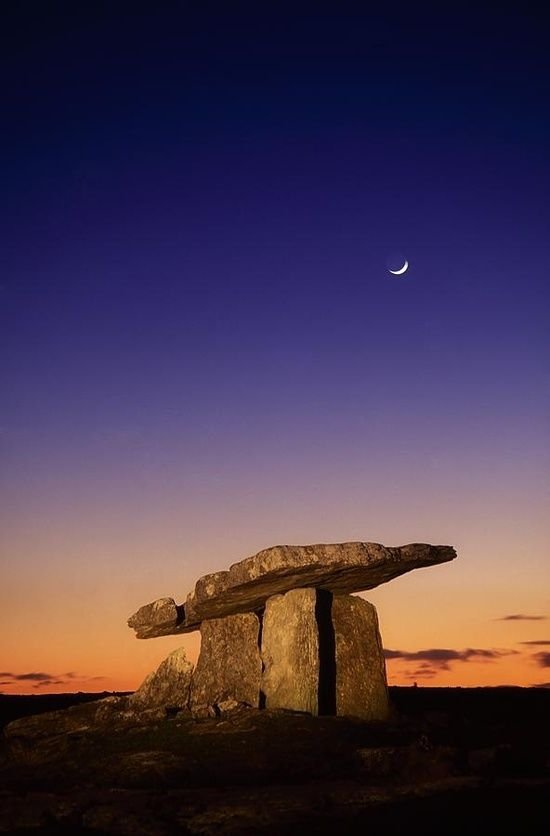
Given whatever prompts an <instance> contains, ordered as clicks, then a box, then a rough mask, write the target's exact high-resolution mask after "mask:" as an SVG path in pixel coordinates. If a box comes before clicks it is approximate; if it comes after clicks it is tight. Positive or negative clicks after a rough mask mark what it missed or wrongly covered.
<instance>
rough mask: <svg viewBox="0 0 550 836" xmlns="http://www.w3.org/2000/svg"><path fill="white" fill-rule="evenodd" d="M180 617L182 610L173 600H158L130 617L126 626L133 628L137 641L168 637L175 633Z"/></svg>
mask: <svg viewBox="0 0 550 836" xmlns="http://www.w3.org/2000/svg"><path fill="white" fill-rule="evenodd" d="M182 616H183V610H182V608H181V607H178V606H177V604H176V602H175V601H174V599H173V598H159V599H158V601H153V602H152V603H151V604H145V606H143V607H140V608H139V610H138V611H137V612H135V613H134V614H133V615H132V616H130V618H129V619H128V626H129V627H133V629H134V630H135V631H136V633H137V636H138V638H139V639H147V638H152V637H154V636H159V635H169V634H170V633H173V632H174V631H176V632H177V627H178V625H179V624H180V622H181V620H182Z"/></svg>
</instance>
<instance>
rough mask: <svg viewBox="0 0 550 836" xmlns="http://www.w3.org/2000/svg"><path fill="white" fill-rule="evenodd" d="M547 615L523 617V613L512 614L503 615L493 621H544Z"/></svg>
mask: <svg viewBox="0 0 550 836" xmlns="http://www.w3.org/2000/svg"><path fill="white" fill-rule="evenodd" d="M547 619H548V616H547V615H524V614H523V613H514V614H512V615H503V616H501V617H500V618H495V621H546V620H547Z"/></svg>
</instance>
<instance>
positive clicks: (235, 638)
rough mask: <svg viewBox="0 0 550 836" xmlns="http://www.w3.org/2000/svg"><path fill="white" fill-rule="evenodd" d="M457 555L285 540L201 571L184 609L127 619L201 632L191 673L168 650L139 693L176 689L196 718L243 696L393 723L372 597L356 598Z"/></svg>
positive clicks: (157, 629) (139, 627)
mask: <svg viewBox="0 0 550 836" xmlns="http://www.w3.org/2000/svg"><path fill="white" fill-rule="evenodd" d="M455 557H456V552H455V550H454V548H453V547H452V546H434V545H431V544H429V543H409V544H408V545H405V546H397V547H390V546H383V545H381V544H380V543H368V542H347V543H320V544H319V543H318V544H312V545H305V546H292V545H279V546H272V547H270V548H268V549H264V550H263V551H261V552H258V553H257V554H254V555H252V556H251V557H247V558H245V559H244V560H241V561H239V562H238V563H234V564H233V565H232V566H230V567H229V569H228V570H226V571H222V572H215V573H213V574H208V575H204V576H203V577H201V578H199V579H198V581H197V582H196V584H195V588H194V590H193V591H192V592H191V593H190V594H189V595H188V596H187V598H186V600H185V603H184V604H177V603H176V601H175V600H174V599H173V598H159V599H157V600H156V601H153V602H151V603H149V604H145V605H144V606H142V607H140V609H139V610H137V612H135V613H134V614H133V615H131V616H130V618H129V619H128V625H129V626H130V627H131V628H133V629H134V630H135V632H136V636H137V638H139V639H148V638H155V637H158V636H165V635H170V634H173V633H182V632H189V631H190V630H196V629H199V628H200V631H201V650H200V656H199V660H198V662H197V666H196V668H195V670H193V669H192V667H191V666H190V665H189V663H188V662H187V661H186V659H185V658H184V654H183V655H182V653H176V654H173V655H171V656H170V657H168V658H167V659H166V660H165V662H164V663H163V665H165V666H166V670H163V669H162V668H159V670H158V671H157V672H155V673H153V674H151V676H150V678H148V680H147V684H146V686H145V684H144V686H142V689H140V693H141V695H140V697H139V699H140V700H141V701H142V703H143V702H144V701H146V702H149V703H151V702H153V703H155V704H157V705H158V703H159V699H158V695H156V694H155V689H157V690H159V692H160V690H164V691H166V692H167V693H168V692H171V693H172V694H173V696H174V697H175V698H176V700H177V703H176V704H177V707H178V708H182V709H186V710H189V711H190V712H191V713H192V714H193V716H194V717H197V716H200V715H204V716H207V715H208V714H210V713H212V712H216V710H217V709H216V706H218V705H224V704H226V703H233V702H235V703H242V704H244V705H247V706H249V707H252V708H266V709H288V710H291V711H307V712H308V713H309V714H314V715H325V714H327V715H337V716H340V717H359V718H361V719H362V720H365V721H369V722H371V721H380V720H385V719H386V718H387V716H388V713H389V702H388V691H387V679H386V666H385V659H384V654H383V649H382V639H381V637H380V631H379V627H378V616H377V613H376V609H375V607H374V605H373V604H371V603H369V602H368V601H366V600H364V599H363V598H359V597H357V596H354V595H351V594H349V593H352V592H358V591H361V590H365V589H372V588H373V587H375V586H378V585H379V584H382V583H387V582H388V581H390V580H392V579H393V578H396V577H398V576H399V575H403V574H404V573H406V572H410V571H412V570H413V569H420V568H422V567H427V566H436V565H438V564H440V563H445V562H447V561H449V560H454V558H455ZM167 674H168V675H173V674H175V675H176V676H177V684H174V685H170V683H169V682H168V677H167Z"/></svg>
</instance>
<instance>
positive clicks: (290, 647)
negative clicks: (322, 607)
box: [261, 589, 319, 714]
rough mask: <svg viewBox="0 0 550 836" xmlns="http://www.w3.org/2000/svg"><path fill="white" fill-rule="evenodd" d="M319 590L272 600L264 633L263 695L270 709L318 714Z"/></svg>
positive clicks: (296, 592)
mask: <svg viewBox="0 0 550 836" xmlns="http://www.w3.org/2000/svg"><path fill="white" fill-rule="evenodd" d="M316 603H317V591H316V590H315V589H293V590H291V591H290V592H287V593H286V594H285V595H275V596H274V597H272V598H269V599H268V601H267V603H266V607H265V613H264V619H263V630H262V660H263V664H264V672H263V676H262V686H261V687H262V692H263V694H264V695H265V707H266V708H271V709H275V708H285V709H290V710H293V711H307V712H308V713H310V714H317V713H318V710H319V705H318V687H319V631H318V628H317V620H316V617H315V609H316Z"/></svg>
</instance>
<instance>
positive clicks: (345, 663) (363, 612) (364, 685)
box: [331, 595, 389, 722]
mask: <svg viewBox="0 0 550 836" xmlns="http://www.w3.org/2000/svg"><path fill="white" fill-rule="evenodd" d="M331 615H332V626H333V629H334V646H335V655H336V713H337V714H338V715H343V716H347V717H360V718H361V719H362V720H367V721H373V722H374V721H383V720H387V719H388V715H389V700H388V689H387V684H386V665H385V662H384V654H383V650H382V640H381V638H380V632H379V630H378V617H377V615H376V608H375V607H374V606H373V605H372V604H371V603H369V601H365V600H364V599H363V598H357V597H356V596H354V595H335V596H334V597H333V599H332V611H331Z"/></svg>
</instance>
